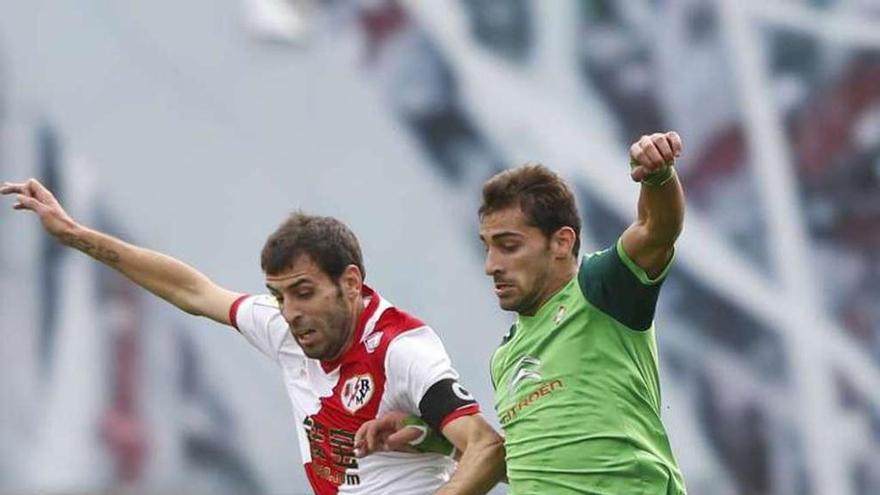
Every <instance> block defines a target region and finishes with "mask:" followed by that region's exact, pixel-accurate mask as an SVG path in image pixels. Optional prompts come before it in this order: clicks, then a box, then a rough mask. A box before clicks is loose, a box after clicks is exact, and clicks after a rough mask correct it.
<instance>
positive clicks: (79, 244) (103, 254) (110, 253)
mask: <svg viewBox="0 0 880 495" xmlns="http://www.w3.org/2000/svg"><path fill="white" fill-rule="evenodd" d="M61 242H62V243H64V244H65V245H67V246H70V247H72V248H76V249H79V250H80V251H82V252H84V253H86V254H87V255H89V256H91V257H93V258H95V259H96V260H98V261H103V262H104V263H110V264H114V263H118V262H119V260H120V256H119V253H117V252H116V251H114V250H112V249H108V248H105V247H103V246H98V245H95V244H94V243H92V242H89V241H87V240H86V239H80V238H79V237H77V236H76V235H75V234H64V235H62V236H61Z"/></svg>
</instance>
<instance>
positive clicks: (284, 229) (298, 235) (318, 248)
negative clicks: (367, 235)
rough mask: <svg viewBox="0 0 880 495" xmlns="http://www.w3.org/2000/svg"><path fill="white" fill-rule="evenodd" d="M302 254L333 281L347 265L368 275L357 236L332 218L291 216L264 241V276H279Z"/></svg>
mask: <svg viewBox="0 0 880 495" xmlns="http://www.w3.org/2000/svg"><path fill="white" fill-rule="evenodd" d="M302 255H308V257H309V258H311V260H312V261H314V262H315V264H317V265H318V267H320V268H321V270H322V271H323V272H324V273H326V274H327V275H328V276H329V277H330V278H331V279H332V280H333V281H334V282H335V281H337V280H339V277H340V276H341V275H342V272H344V271H345V268H346V267H348V266H349V265H355V266H357V267H358V268H359V269H360V271H361V276H362V277H364V278H366V276H367V272H366V271H365V270H364V261H363V256H362V255H361V247H360V245H359V244H358V240H357V237H356V236H355V235H354V233H353V232H352V231H351V229H349V228H348V226H346V225H345V224H344V223H342V222H340V221H339V220H337V219H335V218H333V217H322V216H316V215H307V214H305V213H303V212H299V211H298V212H294V213H291V214H290V216H289V217H287V220H285V221H284V223H282V224H281V226H280V227H278V229H277V230H275V232H273V233H272V235H270V236H269V238H268V239H267V240H266V244H265V245H264V246H263V252H262V255H261V257H260V258H261V259H260V265H261V266H262V268H263V272H264V273H265V274H266V275H278V274H280V273H283V272H284V271H286V270H288V269H290V267H291V266H293V264H294V263H295V262H296V260H297V259H298V258H299V257H300V256H302Z"/></svg>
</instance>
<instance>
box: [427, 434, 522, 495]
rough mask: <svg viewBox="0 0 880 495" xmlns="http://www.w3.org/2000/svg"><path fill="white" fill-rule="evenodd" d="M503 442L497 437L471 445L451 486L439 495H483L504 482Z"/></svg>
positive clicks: (459, 464)
mask: <svg viewBox="0 0 880 495" xmlns="http://www.w3.org/2000/svg"><path fill="white" fill-rule="evenodd" d="M505 471H506V469H505V464H504V441H503V439H501V438H500V437H498V436H494V437H492V438H487V439H485V440H482V441H480V442H473V443H471V444H469V445H468V446H467V447H466V448H465V450H464V453H463V454H462V456H461V459H460V460H459V462H458V468H457V469H456V470H455V474H453V476H452V478H451V479H450V480H449V482H448V483H447V484H446V485H444V486H443V488H441V489H440V490H439V491H438V492H437V495H453V494H455V495H464V494H467V495H470V494H483V493H487V492H488V491H489V490H491V489H492V487H494V486H495V485H497V484H498V482H500V481H502V480H503V479H504V478H505Z"/></svg>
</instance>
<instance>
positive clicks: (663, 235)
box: [621, 132, 684, 278]
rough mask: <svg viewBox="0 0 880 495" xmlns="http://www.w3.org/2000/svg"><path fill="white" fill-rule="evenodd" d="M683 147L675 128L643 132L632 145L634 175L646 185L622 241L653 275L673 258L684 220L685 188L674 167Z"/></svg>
mask: <svg viewBox="0 0 880 495" xmlns="http://www.w3.org/2000/svg"><path fill="white" fill-rule="evenodd" d="M681 150H682V143H681V138H680V137H679V135H678V133H675V132H667V133H657V134H652V135H650V136H642V137H641V139H639V140H638V141H637V142H635V143H633V145H632V146H631V147H630V160H631V161H630V163H631V164H632V166H633V169H632V173H631V176H632V178H633V180H635V181H637V182H640V183H641V184H642V188H641V193H640V195H639V205H638V219H637V220H636V221H635V222H634V223H633V224H632V225H630V226H629V228H627V229H626V231H624V233H623V235H622V236H621V242H622V244H623V249H624V251H626V254H627V255H628V256H629V257H630V259H632V260H633V261H634V262H635V263H636V264H637V265H638V266H639V267H641V268H642V269H643V270H645V272H646V273H647V274H648V276H649V277H652V278H653V277H656V276H658V275H660V274H661V273H662V271H663V269H664V268H665V267H666V265H667V264H668V263H669V260H670V259H671V258H672V253H673V246H674V244H675V240H676V239H677V238H678V234H679V233H681V228H682V224H683V223H684V191H683V190H682V188H681V183H680V182H679V180H678V176H677V175H676V173H675V169H674V168H673V165H674V163H675V159H676V158H677V157H678V156H679V155H680V154H681Z"/></svg>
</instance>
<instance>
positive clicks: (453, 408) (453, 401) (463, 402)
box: [419, 378, 479, 432]
mask: <svg viewBox="0 0 880 495" xmlns="http://www.w3.org/2000/svg"><path fill="white" fill-rule="evenodd" d="M478 407H479V406H477V401H476V400H475V399H474V396H472V395H471V393H470V392H468V391H467V390H466V389H465V388H464V387H462V386H461V385H460V384H459V383H458V380H455V379H453V378H444V379H443V380H440V381H439V382H437V383H435V384H433V385H431V387H430V388H429V389H428V391H427V392H425V395H424V396H423V397H422V400H421V402H419V412H420V413H421V416H422V418H423V419H424V420H425V422H426V423H428V424H429V425H430V426H431V428H432V429H433V430H434V431H436V432H440V431H442V425H443V421H444V420H446V419H447V418H449V417H450V415H453V414H455V413H456V412H457V411H461V412H462V413H464V414H470V413H473V412H476V411H475V410H478Z"/></svg>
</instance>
